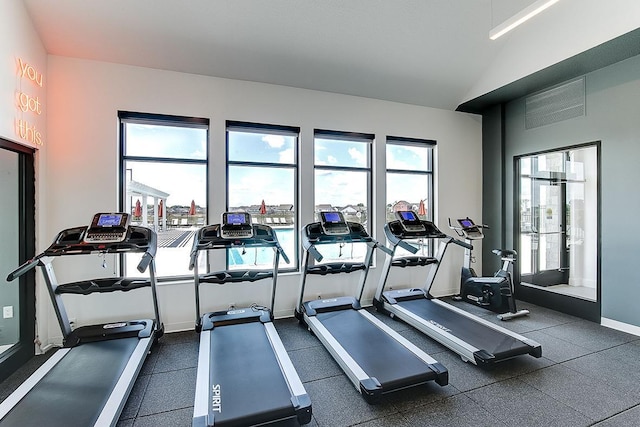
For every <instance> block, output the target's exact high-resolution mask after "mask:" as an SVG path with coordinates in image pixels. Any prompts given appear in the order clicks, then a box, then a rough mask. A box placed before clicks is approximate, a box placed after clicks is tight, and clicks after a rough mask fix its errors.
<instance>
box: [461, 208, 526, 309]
mask: <svg viewBox="0 0 640 427" xmlns="http://www.w3.org/2000/svg"><path fill="white" fill-rule="evenodd" d="M458 224H459V225H458V226H456V225H454V224H452V223H451V218H449V227H450V228H451V229H453V230H455V232H456V233H457V234H458V236H460V237H464V240H465V242H466V243H469V244H471V243H472V241H474V240H481V239H483V238H484V232H483V231H482V230H483V229H484V228H489V226H487V225H479V224H475V223H474V222H473V220H471V219H470V218H469V217H467V218H464V219H458ZM491 252H492V253H494V254H495V255H497V256H499V257H500V260H501V261H502V267H501V268H500V269H499V270H498V271H496V272H495V274H494V275H493V277H478V275H477V274H476V272H475V271H474V270H473V268H472V267H471V264H472V263H473V262H475V260H474V258H473V255H472V254H471V249H467V248H465V250H464V262H463V264H462V272H461V275H460V294H459V295H456V296H454V297H453V299H454V300H457V301H466V302H468V303H471V304H473V305H476V306H478V307H482V308H486V309H487V310H491V311H493V312H495V313H498V319H500V320H510V319H514V318H516V317H522V316H526V315H528V314H529V310H518V309H517V308H516V299H515V297H514V295H513V278H512V275H511V271H510V270H509V267H510V266H511V265H512V264H513V263H514V262H515V261H516V257H517V255H518V254H517V253H516V251H514V250H507V249H494V250H493V251H491Z"/></svg>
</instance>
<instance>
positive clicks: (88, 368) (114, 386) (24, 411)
mask: <svg viewBox="0 0 640 427" xmlns="http://www.w3.org/2000/svg"><path fill="white" fill-rule="evenodd" d="M132 252H138V253H142V254H143V255H142V259H141V260H140V263H139V264H138V271H140V272H141V273H143V272H145V271H147V272H148V273H149V278H148V279H147V278H127V277H107V278H97V279H92V280H83V281H79V282H72V283H65V284H58V282H57V280H56V277H55V274H54V270H53V265H52V262H53V260H54V259H55V258H57V257H61V256H70V255H86V254H96V253H98V254H106V253H109V254H124V253H132ZM155 253H156V234H155V232H154V231H152V230H150V229H148V228H146V227H138V226H131V225H129V215H128V214H126V213H100V214H96V215H95V216H94V218H93V221H92V224H91V225H90V226H89V227H75V228H69V229H66V230H63V231H61V232H60V233H58V235H57V236H56V238H55V239H54V241H53V243H52V244H51V246H49V248H48V249H47V250H45V251H44V252H43V253H41V254H39V255H37V256H36V257H34V258H33V259H31V260H29V261H27V262H26V263H25V264H23V265H22V266H20V267H19V268H18V269H16V270H15V271H13V272H12V273H10V274H9V276H8V277H7V281H11V280H14V279H16V278H18V277H20V276H22V275H24V274H25V273H27V272H28V271H29V270H31V269H32V268H34V267H36V266H40V267H41V271H42V273H43V276H44V280H45V283H46V286H47V289H48V291H49V295H50V297H51V300H52V302H53V307H54V310H55V313H56V316H57V318H58V322H59V324H60V328H61V330H62V334H63V348H61V349H58V350H57V351H56V352H55V353H54V354H53V355H52V356H51V357H50V358H49V359H48V360H47V361H46V362H45V363H44V364H43V365H42V366H41V367H40V368H39V369H38V370H37V371H35V372H34V373H33V375H31V376H30V377H29V378H28V379H27V380H26V381H25V382H24V383H23V384H22V385H21V386H20V387H18V388H17V389H16V390H15V392H13V393H12V394H11V395H10V396H9V397H7V399H6V400H5V401H3V402H2V403H1V404H0V426H21V427H24V426H41V425H48V426H61V427H62V426H64V427H68V426H115V425H116V423H117V422H118V418H119V417H120V413H121V412H122V408H123V407H124V404H125V403H126V401H127V398H128V396H129V393H130V392H131V389H132V387H133V384H134V382H135V380H136V378H137V376H138V373H139V372H140V369H141V367H142V364H143V362H144V360H145V358H146V356H147V354H148V353H149V351H150V349H151V346H152V344H153V343H154V342H155V341H156V340H157V339H158V338H159V337H161V336H162V334H163V326H162V323H161V322H160V315H159V312H158V303H157V297H156V277H155V261H154V256H155ZM85 259H86V258H85ZM145 287H150V288H151V295H152V298H153V310H154V314H155V319H143V320H133V321H120V322H114V323H107V324H101V325H93V326H82V327H79V328H77V329H75V330H72V329H71V324H70V323H69V318H68V317H67V312H66V310H65V307H64V304H63V301H62V296H63V295H65V294H75V295H89V294H92V293H105V292H115V291H130V290H134V289H139V288H145ZM125 295H126V294H125Z"/></svg>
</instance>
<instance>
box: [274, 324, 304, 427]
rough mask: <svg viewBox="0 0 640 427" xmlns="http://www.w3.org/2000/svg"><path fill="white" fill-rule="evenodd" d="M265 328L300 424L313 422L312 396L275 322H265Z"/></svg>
mask: <svg viewBox="0 0 640 427" xmlns="http://www.w3.org/2000/svg"><path fill="white" fill-rule="evenodd" d="M264 328H265V332H266V333H267V338H269V342H270V343H271V347H272V348H273V351H274V353H275V354H276V359H278V364H279V365H280V370H281V371H282V374H283V375H284V378H285V381H286V383H287V386H288V387H289V391H290V392H291V403H292V404H293V407H294V409H295V411H296V415H297V417H298V422H299V423H300V424H309V423H310V422H311V398H310V397H309V395H308V394H307V391H306V390H305V388H304V386H303V385H302V381H301V380H300V377H299V376H298V373H297V372H296V369H295V368H294V366H293V363H291V359H290V358H289V354H288V353H287V350H286V349H285V348H284V344H282V340H281V339H280V336H279V335H278V332H277V331H276V328H275V326H273V323H271V322H269V323H265V324H264Z"/></svg>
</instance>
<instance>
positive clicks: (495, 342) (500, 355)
mask: <svg viewBox="0 0 640 427" xmlns="http://www.w3.org/2000/svg"><path fill="white" fill-rule="evenodd" d="M398 304H399V305H400V307H402V308H405V309H407V310H409V311H411V312H412V313H414V314H415V315H417V316H419V317H421V318H423V319H425V320H427V321H433V322H434V323H436V324H438V325H440V326H442V327H444V328H446V329H449V332H450V333H451V334H453V335H454V336H456V337H458V338H459V339H461V340H462V341H464V342H466V343H469V344H471V345H472V346H474V347H476V348H477V349H479V350H486V351H487V352H489V353H491V354H493V355H494V356H495V357H496V359H498V360H500V359H505V358H508V357H512V356H516V355H519V354H527V353H529V352H530V351H531V347H530V346H528V345H527V344H525V343H523V342H522V341H520V340H518V339H516V338H514V337H512V336H510V335H506V334H503V333H502V332H500V331H496V330H495V329H492V328H489V327H487V326H485V325H483V324H481V323H478V322H475V321H473V320H471V319H469V318H467V317H466V316H462V315H459V314H457V313H456V312H454V311H453V310H448V309H447V308H446V307H442V306H440V305H439V304H437V303H435V302H433V301H431V300H428V299H426V298H421V299H415V300H407V301H401V302H399V303H398Z"/></svg>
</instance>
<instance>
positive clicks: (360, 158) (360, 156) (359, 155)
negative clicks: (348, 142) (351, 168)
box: [349, 148, 367, 165]
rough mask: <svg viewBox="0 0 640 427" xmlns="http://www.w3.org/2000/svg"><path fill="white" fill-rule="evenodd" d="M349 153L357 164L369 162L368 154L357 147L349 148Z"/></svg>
mask: <svg viewBox="0 0 640 427" xmlns="http://www.w3.org/2000/svg"><path fill="white" fill-rule="evenodd" d="M349 155H350V156H351V158H352V159H353V160H355V161H356V163H357V164H359V165H366V164H367V156H366V155H365V154H364V153H363V152H361V151H359V150H357V149H356V148H349Z"/></svg>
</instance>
